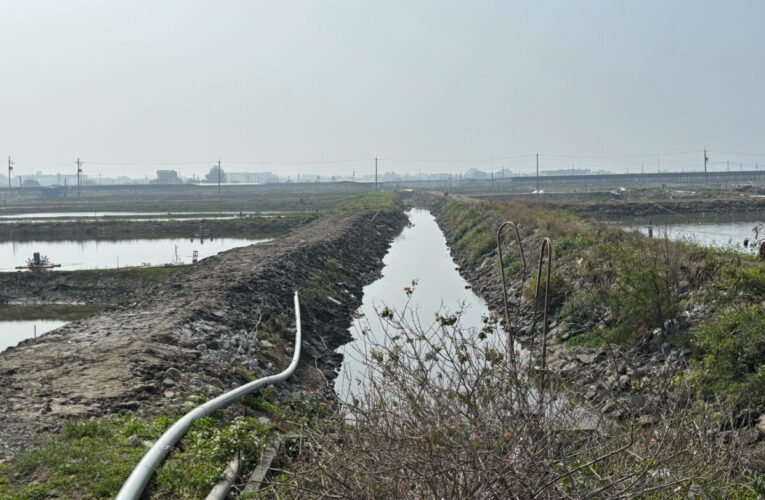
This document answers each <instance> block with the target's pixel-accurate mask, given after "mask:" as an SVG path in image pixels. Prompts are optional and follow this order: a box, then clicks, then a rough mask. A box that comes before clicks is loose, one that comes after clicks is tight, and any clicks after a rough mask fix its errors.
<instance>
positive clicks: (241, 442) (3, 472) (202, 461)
mask: <svg viewBox="0 0 765 500" xmlns="http://www.w3.org/2000/svg"><path fill="white" fill-rule="evenodd" d="M171 424H172V419H169V418H166V417H160V418H157V419H154V420H151V421H146V420H141V419H139V418H136V417H114V418H104V419H101V420H98V421H88V422H79V423H67V424H65V425H64V428H63V430H62V432H61V433H60V434H58V435H54V436H51V437H50V438H48V439H47V440H45V441H44V442H43V443H42V444H41V445H40V446H39V447H37V448H35V449H32V450H30V451H26V452H23V453H22V454H20V455H19V456H17V457H15V458H14V460H12V461H10V462H6V463H2V464H0V498H4V499H5V498H8V499H19V500H20V499H37V498H40V499H41V498H49V497H52V496H55V497H59V498H113V497H114V496H115V495H116V493H117V491H119V488H120V487H121V486H122V484H123V482H124V481H125V479H127V477H128V475H129V474H130V472H131V471H132V470H133V468H134V467H135V465H136V464H137V463H138V461H139V460H140V459H141V457H142V456H143V455H144V453H146V451H147V449H148V448H147V447H148V445H149V444H150V443H151V442H152V441H154V440H156V439H157V438H158V437H159V436H160V435H161V434H162V433H163V432H164V431H165V430H166V429H167V428H168V427H169V426H170V425H171ZM272 433H273V428H272V427H271V426H270V425H266V424H260V423H259V422H258V421H257V420H256V419H254V418H251V417H241V416H239V417H235V418H226V417H224V416H223V415H222V414H220V413H218V414H215V415H213V416H211V417H205V418H203V419H200V420H197V421H195V422H194V423H193V424H192V426H191V429H190V430H189V432H188V433H187V434H186V436H185V437H184V438H183V439H182V440H181V442H180V445H179V446H178V447H177V448H175V449H174V450H173V451H171V452H170V454H169V455H168V457H167V459H166V460H165V462H164V463H163V464H162V466H161V467H160V468H159V469H158V470H157V472H156V473H155V475H154V479H153V480H152V482H151V483H150V484H149V489H148V494H149V495H150V496H152V497H154V498H173V499H175V498H200V497H204V496H205V495H206V494H207V493H209V491H210V489H211V488H212V486H213V485H214V484H215V482H217V480H218V479H219V478H220V477H221V474H222V472H223V470H224V468H225V465H226V463H227V462H228V461H229V460H230V459H231V458H232V457H233V456H234V455H235V454H236V453H237V452H239V451H241V452H242V453H243V455H244V456H246V457H248V458H249V459H250V460H253V459H255V460H256V459H257V458H258V456H259V453H260V450H261V447H262V445H263V443H264V442H265V440H267V439H269V438H270V436H271V435H272Z"/></svg>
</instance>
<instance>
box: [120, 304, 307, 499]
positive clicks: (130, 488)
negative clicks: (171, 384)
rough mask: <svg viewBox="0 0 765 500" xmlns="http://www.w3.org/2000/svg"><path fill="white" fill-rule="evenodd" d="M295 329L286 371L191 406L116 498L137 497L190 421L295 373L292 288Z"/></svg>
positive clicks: (298, 338) (297, 335) (297, 354)
mask: <svg viewBox="0 0 765 500" xmlns="http://www.w3.org/2000/svg"><path fill="white" fill-rule="evenodd" d="M295 328H296V329H297V332H296V333H295V352H294V353H293V355H292V361H291V362H290V365H289V366H288V367H287V369H286V370H284V371H283V372H281V373H278V374H276V375H270V376H268V377H263V378H259V379H257V380H255V381H253V382H250V383H248V384H245V385H243V386H241V387H238V388H236V389H234V390H231V391H229V392H227V393H225V394H221V395H220V396H218V397H217V398H215V399H213V400H211V401H208V402H207V403H205V404H203V405H201V406H198V407H196V408H194V409H193V410H191V411H190V412H188V413H187V414H186V415H184V416H183V417H181V419H180V420H178V421H177V422H175V423H174V424H173V425H172V427H170V428H169V429H168V430H167V431H165V433H164V434H162V436H161V437H160V438H159V439H158V440H157V442H156V443H154V446H152V447H151V448H150V449H149V451H147V452H146V455H144V456H143V458H142V459H141V461H140V462H139V463H138V465H137V466H136V468H135V469H133V472H132V473H131V474H130V477H128V478H127V481H125V484H123V485H122V489H120V492H119V493H118V494H117V500H137V499H138V498H140V496H141V493H143V490H144V489H145V488H146V485H147V484H148V483H149V480H150V479H151V476H152V474H153V473H154V470H155V469H156V468H157V467H158V466H159V465H160V464H161V463H162V461H163V460H164V459H165V457H166V456H167V454H168V453H169V452H170V450H171V449H172V448H173V447H174V446H175V445H176V443H178V441H180V439H181V438H182V437H183V436H184V435H185V434H186V432H187V431H188V430H189V427H191V424H192V422H194V421H195V420H198V419H200V418H204V417H206V416H208V415H210V414H212V413H213V412H215V411H216V410H219V409H221V408H223V407H224V406H227V405H229V404H231V403H233V402H234V401H236V400H237V399H239V398H240V397H242V396H245V395H247V394H250V393H251V392H253V391H254V390H255V389H258V388H260V387H263V386H266V385H270V384H275V383H277V382H282V381H283V380H286V379H287V378H289V377H290V375H292V374H293V373H294V372H295V369H296V368H297V365H298V360H299V359H300V344H301V339H302V332H301V327H300V301H299V299H298V293H297V291H295Z"/></svg>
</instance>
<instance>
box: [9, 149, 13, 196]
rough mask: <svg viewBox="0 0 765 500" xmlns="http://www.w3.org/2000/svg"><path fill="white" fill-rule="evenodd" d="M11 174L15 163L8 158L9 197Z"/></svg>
mask: <svg viewBox="0 0 765 500" xmlns="http://www.w3.org/2000/svg"><path fill="white" fill-rule="evenodd" d="M11 172H13V161H12V160H11V157H10V156H9V157H8V196H10V194H11Z"/></svg>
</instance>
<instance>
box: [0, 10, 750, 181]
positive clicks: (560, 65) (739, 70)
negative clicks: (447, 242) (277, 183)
mask: <svg viewBox="0 0 765 500" xmlns="http://www.w3.org/2000/svg"><path fill="white" fill-rule="evenodd" d="M763 22H765V2H762V1H759V0H752V1H719V2H710V1H700V0H685V1H671V0H657V1H653V0H636V1H626V0H618V1H617V0H602V1H571V0H565V1H534V2H532V1H530V0H529V1H524V2H520V1H470V2H469V1H463V2H453V1H444V0H433V1H418V0H385V1H382V0H375V1H371V0H370V1H360V0H346V1H339V0H338V1H336V0H312V1H307V0H306V1H291V0H273V1H270V2H265V1H251V0H248V1H244V0H243V1H226V0H220V1H189V0H165V1H139V0H130V1H115V0H110V1H89V2H86V1H78V2H75V1H64V0H50V1H34V0H29V1H17V0H0V158H4V157H6V156H8V155H12V156H13V157H14V159H16V160H17V162H18V169H17V172H18V173H19V174H22V175H23V173H24V172H30V171H34V170H38V169H40V170H44V171H50V172H67V171H68V169H69V170H72V169H73V168H74V167H72V166H71V165H72V163H73V162H74V160H75V158H76V157H77V156H80V157H81V158H82V159H83V161H84V162H85V167H84V168H85V171H86V173H89V174H91V175H93V174H95V173H96V172H100V173H103V174H104V175H115V174H120V173H123V174H128V175H133V176H141V175H144V174H146V173H149V174H150V175H153V172H154V171H155V170H156V169H157V168H175V167H172V166H171V164H172V163H175V162H178V163H180V165H179V166H180V168H181V173H182V174H183V175H188V174H191V173H192V172H196V173H202V172H203V171H206V170H207V169H208V168H209V165H210V164H211V163H212V162H213V161H215V160H217V158H218V156H220V157H221V159H222V161H223V165H224V169H228V170H271V171H274V172H281V173H294V172H296V171H311V172H315V173H322V174H326V175H332V174H344V173H350V172H351V171H353V170H356V171H357V172H359V173H362V172H370V171H371V170H372V169H373V162H372V161H370V160H369V158H372V157H374V156H375V155H378V156H379V157H380V158H381V160H380V161H381V163H380V169H381V170H390V169H395V170H398V171H402V172H403V171H405V170H408V171H410V172H417V171H418V170H419V169H422V170H423V171H450V172H457V171H464V170H466V169H467V168H469V167H478V168H487V167H489V166H490V165H491V160H490V158H491V156H492V155H493V156H494V157H495V159H494V166H495V168H500V167H501V166H502V165H505V166H506V167H507V168H509V169H513V170H519V169H533V164H534V163H533V162H534V159H533V154H534V153H535V152H536V151H539V152H540V153H541V154H542V168H543V169H547V168H556V167H560V166H563V167H568V168H570V167H571V165H572V164H573V163H575V164H576V165H577V166H586V167H596V168H600V167H614V168H626V167H630V168H637V169H639V168H640V164H641V162H645V163H646V165H647V166H646V168H649V167H648V165H650V168H652V169H655V168H656V162H657V156H656V155H657V154H658V153H670V152H685V151H692V152H693V153H688V154H684V155H664V156H662V159H661V163H662V165H666V166H667V167H670V166H677V165H686V166H687V168H700V167H701V164H702V163H701V162H702V155H701V153H700V152H697V151H700V150H701V149H702V148H703V147H705V146H706V147H708V148H709V149H711V150H713V151H715V152H714V153H711V154H710V160H711V161H712V162H713V163H715V164H716V165H717V166H718V167H719V162H720V161H723V160H728V159H730V160H732V161H734V165H735V166H737V164H736V163H735V162H739V161H742V162H745V163H746V164H747V165H750V166H753V165H754V163H755V162H756V161H758V162H762V163H763V164H765V155H763V156H741V155H730V154H723V153H720V152H729V153H750V154H752V155H754V154H757V153H765V144H763V138H764V137H765V134H764V132H765V126H764V125H763V124H764V123H765V29H763ZM523 154H530V155H532V156H529V157H524V158H508V157H510V156H515V155H523ZM553 154H558V155H564V156H553ZM621 155H625V156H623V157H621ZM628 155H636V156H628ZM575 156H582V157H575ZM584 156H598V157H599V158H594V157H593V158H584ZM617 156H619V157H617ZM343 159H347V160H360V161H349V162H345V163H331V162H332V161H334V160H343ZM394 160H398V161H394ZM431 160H443V161H431ZM319 161H324V162H325V163H319ZM106 162H113V163H125V164H119V165H118V164H111V165H110V164H106ZM233 162H242V163H233ZM291 162H307V164H297V163H291Z"/></svg>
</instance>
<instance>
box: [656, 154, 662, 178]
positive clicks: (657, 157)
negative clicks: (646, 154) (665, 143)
mask: <svg viewBox="0 0 765 500" xmlns="http://www.w3.org/2000/svg"><path fill="white" fill-rule="evenodd" d="M656 173H657V174H661V155H658V156H656Z"/></svg>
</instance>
